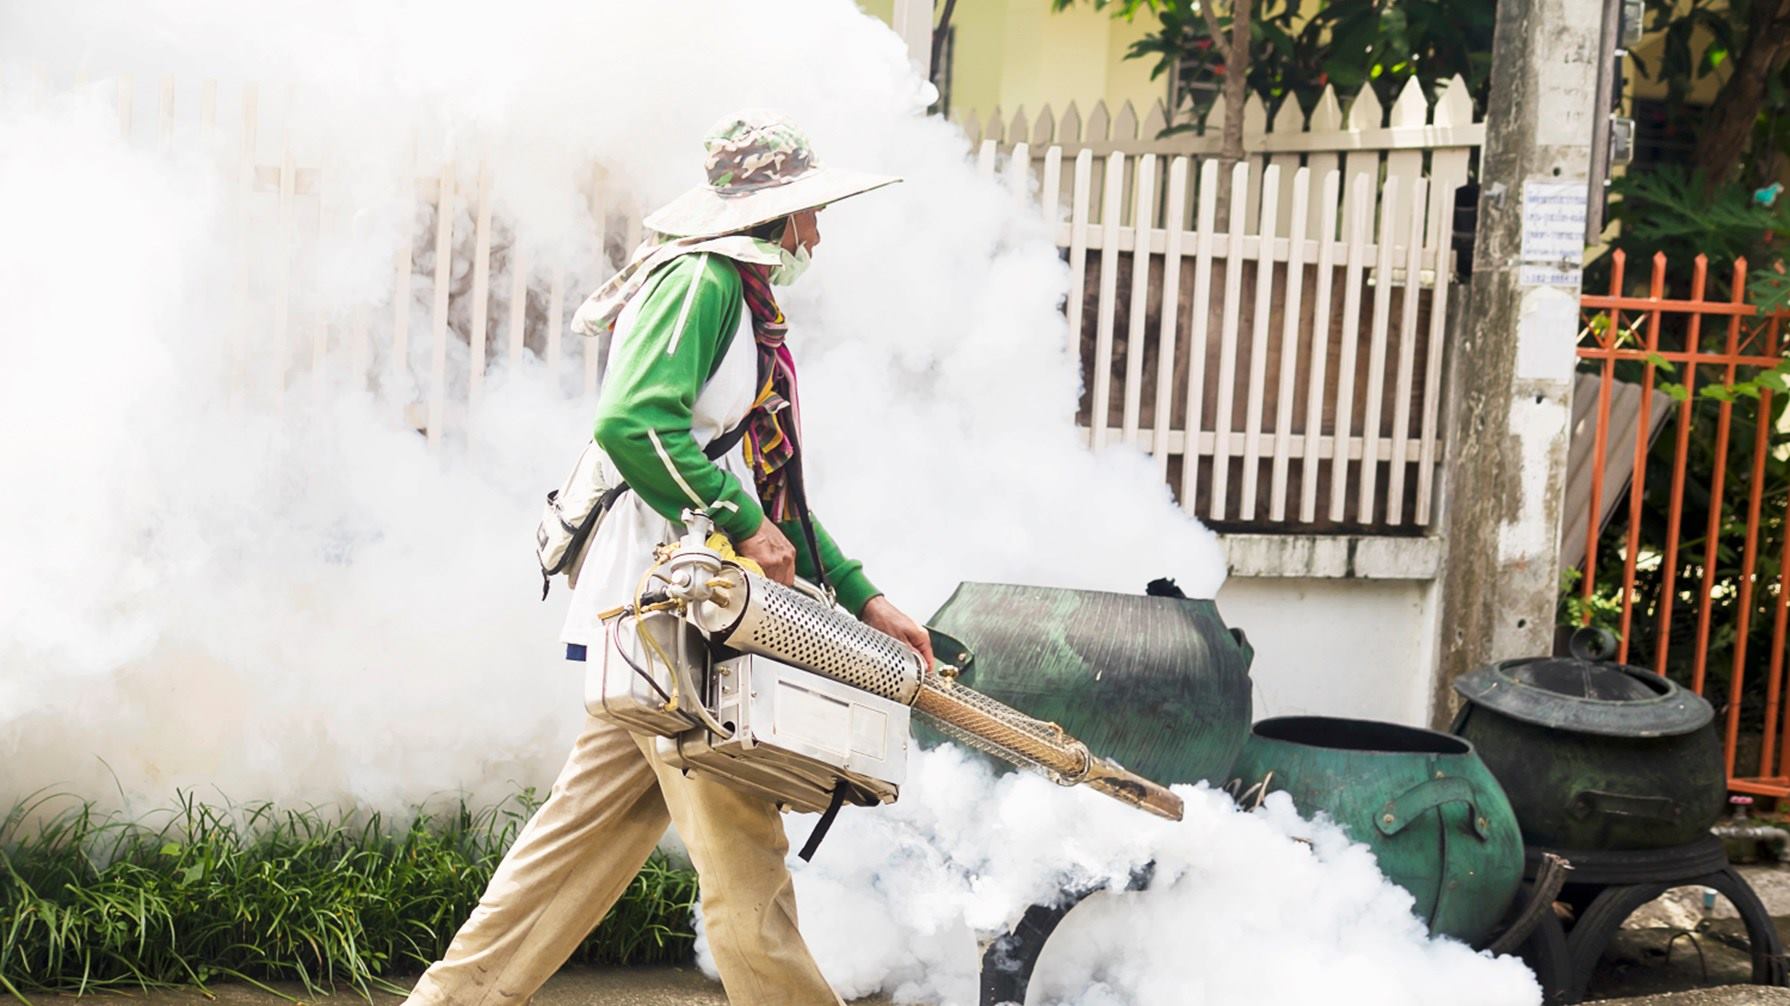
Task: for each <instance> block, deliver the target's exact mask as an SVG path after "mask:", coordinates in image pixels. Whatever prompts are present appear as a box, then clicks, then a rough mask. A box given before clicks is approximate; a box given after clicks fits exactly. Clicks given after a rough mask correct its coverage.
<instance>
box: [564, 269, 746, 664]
mask: <svg viewBox="0 0 1790 1006" xmlns="http://www.w3.org/2000/svg"><path fill="white" fill-rule="evenodd" d="M644 292H645V291H644V290H643V291H642V293H644ZM642 299H643V298H642V295H641V294H636V295H635V296H634V298H633V299H632V300H630V301H629V302H628V306H627V307H626V308H623V309H622V313H621V316H620V317H618V318H617V319H616V322H615V334H614V336H613V337H612V338H611V341H610V346H609V363H610V364H611V367H613V364H614V362H615V360H616V359H618V358H619V357H620V355H621V354H622V353H624V352H628V351H629V350H630V347H629V346H628V342H629V340H630V339H631V338H632V336H633V331H634V319H635V317H636V316H638V315H639V314H640V302H641V300H642ZM757 384H758V347H757V344H756V341H755V339H754V337H753V332H752V313H751V312H750V311H749V310H747V309H746V307H745V305H744V304H741V306H740V325H739V328H738V329H737V330H736V331H735V332H734V335H733V342H731V343H730V344H728V347H727V355H726V356H725V357H723V358H722V360H721V365H720V367H718V368H716V370H715V373H714V376H712V377H710V378H709V381H708V383H707V384H705V385H703V388H702V392H701V394H699V395H697V396H696V405H695V408H694V410H693V414H692V415H691V418H690V433H691V435H692V436H694V437H695V438H696V443H697V444H698V445H701V446H704V447H706V446H707V445H708V443H709V442H710V441H712V440H714V439H715V438H716V437H718V436H720V435H721V434H723V433H726V432H727V431H728V430H731V429H733V428H734V427H735V426H738V425H739V424H740V421H741V420H742V419H744V418H745V417H746V413H747V412H748V411H750V410H751V408H752V400H753V397H754V395H755V393H756V391H757ZM603 463H604V466H605V471H604V474H605V476H607V477H608V478H609V479H610V480H611V484H614V482H615V481H619V480H620V478H621V476H620V475H618V474H616V472H615V468H614V466H613V465H611V464H610V462H609V461H608V459H604V462H603ZM715 463H716V464H718V465H720V466H721V467H722V468H723V469H725V470H727V471H728V472H731V473H732V474H733V476H734V478H737V479H739V480H740V484H741V485H743V486H745V487H746V492H748V493H750V494H752V496H753V498H754V499H756V498H757V493H758V490H757V488H756V487H755V485H754V483H753V479H752V472H751V470H750V469H749V468H748V467H747V465H746V459H745V456H744V454H743V453H742V452H741V451H740V450H738V449H735V450H732V451H729V452H728V453H727V455H726V456H725V457H723V458H721V459H720V460H719V461H716V462H715ZM682 530H683V529H682V526H681V525H673V524H672V522H671V521H668V520H666V519H665V518H663V517H661V516H659V514H658V512H657V511H655V510H653V508H652V507H649V506H647V505H646V502H645V501H644V500H642V499H641V498H640V495H639V494H638V493H634V492H628V493H624V494H622V497H621V498H620V499H619V500H617V501H616V504H615V508H614V509H613V510H611V511H610V513H609V516H607V517H605V518H604V519H603V524H602V526H601V527H599V528H598V529H597V533H596V535H595V537H593V538H592V539H591V542H590V545H589V547H588V548H587V549H586V551H585V554H584V561H583V565H582V568H581V569H580V570H579V573H578V586H577V588H576V589H574V590H573V591H572V603H571V606H570V607H569V608H568V609H567V611H566V622H565V626H564V627H563V628H562V629H561V630H560V633H559V638H560V640H561V641H562V642H566V643H578V644H582V645H584V646H591V647H594V646H595V645H596V644H597V643H599V642H602V641H603V636H604V632H603V626H602V624H601V623H600V622H598V620H597V613H598V612H601V611H607V610H608V609H610V608H613V607H615V606H617V605H620V604H629V603H632V601H633V600H634V591H635V589H636V588H637V587H638V586H639V585H640V576H641V574H642V573H644V572H646V567H647V566H648V564H650V563H651V562H652V559H653V549H654V548H655V547H657V546H658V545H661V544H663V543H665V542H668V541H672V540H674V539H676V538H677V537H678V536H679V535H680V534H681V533H682ZM588 659H591V660H598V659H601V655H600V654H596V653H592V654H590V655H589V658H588Z"/></svg>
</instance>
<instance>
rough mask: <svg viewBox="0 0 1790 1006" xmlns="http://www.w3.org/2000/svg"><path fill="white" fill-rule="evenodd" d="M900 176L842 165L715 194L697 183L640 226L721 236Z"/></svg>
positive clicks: (665, 231)
mask: <svg viewBox="0 0 1790 1006" xmlns="http://www.w3.org/2000/svg"><path fill="white" fill-rule="evenodd" d="M899 181H901V179H900V178H897V177H896V176H894V175H873V174H868V173H866V172H862V171H846V170H842V169H839V168H815V169H814V170H812V171H810V172H808V173H807V174H805V175H803V176H802V177H800V178H798V179H796V180H795V181H792V182H789V183H787V184H785V185H778V186H776V187H774V188H768V189H759V190H758V191H756V192H749V193H746V194H744V195H738V196H721V195H716V194H715V191H714V190H713V189H711V188H709V187H708V186H706V185H698V186H697V187H695V188H693V189H691V190H690V191H688V192H686V193H684V194H683V195H681V196H679V197H677V198H676V199H673V200H672V201H671V202H669V203H666V204H665V205H664V206H661V207H659V208H658V209H656V210H654V211H653V212H652V213H651V214H650V215H648V216H647V217H646V219H645V220H643V221H641V224H642V226H644V227H646V228H647V229H648V230H651V231H657V232H658V233H660V234H664V235H667V236H670V237H679V238H700V237H718V236H720V235H722V234H733V233H736V232H738V231H743V230H747V229H749V228H752V227H757V226H758V225H759V224H764V223H770V222H771V221H773V220H781V219H783V218H784V217H786V216H789V215H790V214H791V213H799V212H801V211H802V210H811V209H816V208H818V207H821V206H825V205H827V204H828V203H836V202H838V201H839V200H841V199H849V198H851V197H852V196H856V195H861V194H863V193H865V192H870V191H872V190H873V189H880V188H882V187H883V186H885V185H893V184H895V183H896V182H899Z"/></svg>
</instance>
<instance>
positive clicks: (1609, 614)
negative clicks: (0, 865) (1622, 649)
mask: <svg viewBox="0 0 1790 1006" xmlns="http://www.w3.org/2000/svg"><path fill="white" fill-rule="evenodd" d="M1584 580H1585V571H1584V570H1581V569H1563V570H1561V571H1560V599H1559V604H1558V606H1557V607H1556V608H1555V611H1554V624H1556V625H1561V626H1566V627H1569V628H1574V629H1576V628H1578V627H1580V626H1590V627H1591V628H1594V629H1607V630H1608V631H1609V632H1610V634H1611V635H1613V636H1615V637H1616V638H1618V639H1620V638H1622V595H1621V589H1622V588H1621V586H1620V585H1619V584H1616V583H1611V582H1608V581H1606V580H1603V579H1601V578H1600V579H1599V581H1598V584H1597V586H1596V588H1594V589H1593V590H1592V592H1591V596H1590V597H1589V598H1587V597H1585V595H1584V592H1583V591H1582V590H1581V589H1580V588H1579V584H1581V583H1583V582H1584Z"/></svg>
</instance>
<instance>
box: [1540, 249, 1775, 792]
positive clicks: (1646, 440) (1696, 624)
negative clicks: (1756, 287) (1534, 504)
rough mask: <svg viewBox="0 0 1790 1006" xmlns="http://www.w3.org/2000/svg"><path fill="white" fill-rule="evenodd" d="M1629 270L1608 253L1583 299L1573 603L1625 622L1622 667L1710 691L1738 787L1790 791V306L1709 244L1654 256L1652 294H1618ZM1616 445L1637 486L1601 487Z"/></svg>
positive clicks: (1617, 623)
mask: <svg viewBox="0 0 1790 1006" xmlns="http://www.w3.org/2000/svg"><path fill="white" fill-rule="evenodd" d="M1626 266H1627V263H1626V261H1625V257H1624V255H1623V254H1622V253H1621V252H1620V251H1618V252H1616V253H1614V256H1613V259H1612V261H1611V263H1610V271H1611V277H1610V286H1609V290H1610V292H1609V293H1608V294H1607V295H1596V294H1586V295H1585V296H1583V298H1582V301H1581V303H1582V310H1583V321H1584V324H1583V326H1582V328H1581V330H1580V335H1579V346H1578V355H1579V360H1580V369H1581V372H1582V373H1591V374H1595V376H1596V378H1597V386H1598V399H1597V408H1596V411H1595V421H1594V422H1593V423H1592V426H1593V429H1589V430H1581V431H1579V432H1578V433H1577V435H1580V436H1586V435H1589V436H1592V437H1594V438H1595V440H1594V447H1593V456H1594V463H1593V464H1592V465H1591V466H1590V493H1589V500H1588V507H1589V520H1588V521H1587V528H1588V530H1587V531H1586V541H1585V543H1584V544H1585V548H1584V551H1583V553H1581V554H1582V555H1583V556H1584V557H1585V558H1584V564H1583V566H1582V568H1581V570H1580V579H1579V582H1578V585H1577V588H1576V593H1577V598H1578V603H1577V604H1576V605H1572V606H1571V607H1572V608H1573V611H1572V614H1573V615H1574V616H1576V618H1577V620H1579V621H1583V622H1585V623H1590V622H1592V621H1597V622H1599V623H1601V624H1604V625H1606V626H1607V627H1609V628H1611V629H1612V630H1614V631H1615V632H1616V633H1617V634H1618V635H1619V637H1620V639H1621V651H1620V656H1621V659H1622V660H1624V661H1625V662H1629V663H1636V664H1643V665H1646V664H1651V666H1652V667H1653V668H1654V669H1655V670H1657V671H1658V672H1659V673H1661V674H1670V675H1671V676H1672V677H1673V678H1675V679H1677V680H1679V681H1680V682H1681V683H1683V684H1686V685H1689V686H1690V687H1691V688H1692V689H1694V690H1695V691H1697V692H1698V693H1699V694H1703V695H1705V696H1706V697H1707V698H1709V699H1710V701H1711V702H1712V703H1713V704H1714V705H1715V707H1716V709H1717V711H1718V719H1720V720H1721V721H1722V722H1723V724H1724V740H1725V744H1724V751H1725V757H1726V759H1727V771H1728V777H1729V785H1730V787H1731V788H1732V789H1734V790H1736V791H1738V792H1744V793H1755V794H1760V795H1767V796H1776V797H1783V796H1790V716H1785V715H1784V712H1785V710H1784V702H1785V694H1784V693H1785V681H1784V675H1785V622H1786V617H1785V616H1786V604H1787V602H1790V535H1786V534H1785V528H1786V525H1787V524H1790V512H1787V509H1786V508H1787V506H1790V447H1787V446H1786V437H1785V432H1784V429H1783V419H1784V416H1783V412H1784V404H1785V398H1786V397H1787V396H1786V392H1787V391H1790V384H1787V383H1786V380H1785V377H1786V374H1787V373H1790V368H1787V367H1786V364H1785V353H1784V350H1785V347H1784V345H1783V342H1782V339H1781V334H1782V328H1783V322H1784V319H1785V318H1786V317H1790V314H1786V313H1784V312H1778V313H1772V314H1762V313H1761V312H1760V311H1759V310H1758V309H1757V308H1755V307H1754V306H1752V305H1751V304H1750V303H1749V302H1748V299H1747V266H1746V262H1745V261H1744V260H1741V261H1737V262H1735V263H1734V264H1733V267H1732V269H1731V270H1719V271H1718V272H1717V273H1716V274H1715V275H1713V276H1712V275H1711V270H1710V267H1709V263H1708V262H1707V260H1706V259H1705V258H1703V257H1702V256H1699V257H1698V258H1697V260H1696V261H1695V262H1694V263H1693V265H1692V268H1691V269H1689V270H1683V271H1680V273H1679V274H1678V275H1676V276H1669V275H1668V264H1667V261H1666V258H1665V256H1664V255H1663V254H1662V255H1655V256H1654V257H1653V261H1652V266H1653V268H1652V275H1651V277H1650V278H1649V284H1648V293H1647V295H1646V296H1625V295H1623V290H1624V289H1625V286H1624V282H1625V276H1624V273H1625V269H1626ZM1674 282H1675V283H1676V284H1677V286H1676V288H1674V289H1671V290H1670V291H1669V290H1668V286H1669V284H1672V283H1674ZM1675 295H1676V296H1675ZM1625 383H1626V384H1629V385H1635V386H1638V387H1639V392H1640V394H1639V396H1638V398H1639V416H1638V419H1639V421H1638V422H1636V423H1633V424H1631V425H1630V426H1628V427H1625V428H1623V430H1622V431H1621V434H1626V432H1627V431H1628V429H1632V430H1633V442H1632V443H1628V442H1622V443H1612V442H1611V441H1612V440H1613V439H1620V436H1621V434H1619V433H1617V431H1616V430H1615V428H1614V427H1613V426H1612V422H1611V403H1612V401H1613V400H1614V399H1615V398H1616V397H1617V395H1616V392H1617V390H1618V387H1619V386H1620V385H1622V384H1625ZM1624 390H1626V391H1629V392H1630V393H1632V391H1633V390H1634V389H1633V388H1632V387H1631V388H1628V389H1624ZM1659 409H1665V410H1666V411H1667V417H1666V421H1665V424H1664V427H1663V429H1662V428H1661V424H1660V423H1659V422H1657V421H1656V420H1657V419H1658V413H1657V411H1656V410H1659ZM1656 430H1657V431H1658V435H1657V437H1656V436H1655V431H1656ZM1617 451H1627V452H1632V457H1633V461H1634V467H1633V472H1634V474H1633V477H1632V482H1630V484H1628V485H1626V486H1625V485H1622V484H1606V482H1607V481H1610V476H1609V475H1607V474H1606V473H1607V471H1608V468H1609V466H1608V465H1607V464H1606V459H1608V458H1611V457H1613V456H1614V455H1613V454H1612V452H1617ZM1624 460H1626V459H1624ZM1618 467H1620V466H1618ZM1625 493H1626V496H1624V494H1625ZM1612 503H1616V504H1617V505H1614V506H1612V505H1611V504H1612Z"/></svg>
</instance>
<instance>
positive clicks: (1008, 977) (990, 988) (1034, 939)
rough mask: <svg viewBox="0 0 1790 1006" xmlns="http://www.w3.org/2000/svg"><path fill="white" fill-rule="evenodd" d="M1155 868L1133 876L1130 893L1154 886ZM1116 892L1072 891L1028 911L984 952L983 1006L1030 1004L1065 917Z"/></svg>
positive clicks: (1104, 888)
mask: <svg viewBox="0 0 1790 1006" xmlns="http://www.w3.org/2000/svg"><path fill="white" fill-rule="evenodd" d="M1154 873H1155V864H1154V863H1146V864H1145V865H1144V866H1143V867H1141V868H1140V869H1138V870H1136V871H1134V872H1133V873H1132V874H1131V877H1130V879H1129V880H1128V882H1127V883H1126V885H1125V890H1126V891H1141V890H1143V889H1144V888H1145V887H1146V886H1148V885H1149V883H1150V877H1151V876H1152V875H1153V874H1154ZM1109 890H1112V888H1111V887H1110V886H1108V885H1106V884H1095V885H1094V886H1092V887H1077V888H1069V889H1066V890H1065V891H1064V892H1063V896H1062V897H1061V898H1059V899H1057V900H1056V901H1055V902H1053V903H1051V904H1048V905H1046V904H1037V905H1033V906H1032V907H1030V908H1028V909H1026V911H1025V914H1024V915H1022V916H1020V918H1019V921H1018V922H1017V923H1015V924H1014V925H1013V928H1012V929H1009V930H1008V931H1007V932H1006V933H1003V934H1002V935H1000V936H998V937H996V938H995V939H993V940H991V941H989V943H988V944H987V945H986V946H984V947H983V950H982V995H981V999H980V1006H1004V1004H1006V1006H1010V1004H1014V1003H1024V1002H1025V1001H1026V990H1027V989H1028V988H1029V987H1030V986H1031V984H1032V971H1033V970H1034V969H1036V968H1037V966H1038V956H1039V955H1040V954H1042V953H1043V952H1044V945H1045V944H1046V943H1048V942H1050V936H1051V934H1052V933H1054V932H1056V930H1057V926H1059V925H1061V924H1062V922H1063V919H1064V917H1066V916H1067V915H1068V914H1069V913H1070V912H1072V911H1074V910H1075V907H1076V906H1077V905H1079V904H1081V903H1082V902H1083V901H1086V900H1087V899H1088V898H1090V897H1092V896H1094V895H1096V894H1099V893H1100V892H1102V891H1109Z"/></svg>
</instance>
